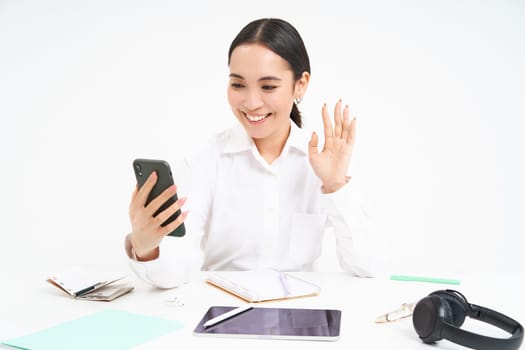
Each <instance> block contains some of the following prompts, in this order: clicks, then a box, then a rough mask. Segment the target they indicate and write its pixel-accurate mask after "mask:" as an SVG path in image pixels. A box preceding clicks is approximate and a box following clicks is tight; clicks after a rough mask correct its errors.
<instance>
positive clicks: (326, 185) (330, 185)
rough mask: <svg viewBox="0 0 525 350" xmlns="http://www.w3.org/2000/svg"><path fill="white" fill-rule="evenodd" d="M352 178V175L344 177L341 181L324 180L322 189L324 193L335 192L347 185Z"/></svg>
mask: <svg viewBox="0 0 525 350" xmlns="http://www.w3.org/2000/svg"><path fill="white" fill-rule="evenodd" d="M350 179H351V177H350V176H345V178H344V179H341V180H339V181H324V182H323V185H322V187H321V190H322V191H323V193H334V192H336V191H338V190H340V189H341V188H342V187H343V186H344V185H346V184H347V183H348V181H350Z"/></svg>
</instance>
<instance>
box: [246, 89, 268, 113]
mask: <svg viewBox="0 0 525 350" xmlns="http://www.w3.org/2000/svg"><path fill="white" fill-rule="evenodd" d="M243 104H244V107H245V108H246V109H247V110H248V111H256V110H257V109H259V108H261V107H262V106H263V104H264V102H263V100H262V98H261V94H260V93H259V92H258V91H254V90H251V91H248V92H247V93H246V95H245V97H244V103H243Z"/></svg>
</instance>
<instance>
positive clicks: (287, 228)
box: [128, 122, 373, 288]
mask: <svg viewBox="0 0 525 350" xmlns="http://www.w3.org/2000/svg"><path fill="white" fill-rule="evenodd" d="M309 136H310V135H309V134H306V133H305V132H304V131H303V130H302V129H299V128H298V127H297V126H296V125H295V124H294V123H293V122H292V123H291V131H290V135H289V137H288V140H287V142H286V144H285V146H284V148H283V150H282V153H281V155H280V156H279V158H277V159H276V160H275V161H274V162H272V164H268V163H267V162H266V161H265V160H264V159H263V158H262V157H261V155H260V154H259V153H258V151H257V148H256V147H255V144H254V143H253V140H252V139H251V138H250V137H249V136H248V135H247V134H246V132H245V131H244V129H243V128H242V126H240V125H238V126H236V127H233V128H231V129H228V130H226V131H224V132H221V133H219V134H218V135H216V136H215V137H214V138H213V139H212V141H211V142H210V143H209V145H208V146H207V147H206V148H205V149H204V150H202V151H201V152H198V153H197V154H195V155H193V156H192V157H189V158H187V159H186V160H185V161H184V166H179V167H175V168H174V171H173V174H174V178H175V181H176V183H177V185H178V188H179V189H180V190H179V197H180V196H187V202H186V205H185V208H183V210H189V215H188V217H187V218H186V222H185V225H186V235H185V236H184V237H182V238H180V237H166V238H164V240H163V242H162V243H161V245H160V256H159V258H158V259H156V260H153V261H148V262H138V261H136V260H133V259H130V264H131V267H132V269H133V270H134V271H135V272H136V273H137V275H138V276H139V277H140V278H141V279H143V280H145V281H147V282H149V283H151V284H153V285H156V286H159V287H163V288H169V287H175V286H178V285H180V284H182V283H184V282H186V281H188V280H189V279H190V278H191V277H192V276H193V273H194V272H196V271H198V270H199V269H200V270H250V269H260V268H272V269H277V270H280V271H311V270H313V269H314V268H315V263H316V260H317V259H318V258H319V257H320V255H321V247H322V242H323V235H324V234H325V232H326V231H327V230H328V229H330V231H332V232H333V234H335V241H336V247H334V248H335V250H336V253H337V258H338V261H339V264H340V265H341V267H342V268H343V269H344V270H346V271H348V272H350V273H352V274H354V275H357V276H371V275H372V272H371V262H372V259H373V256H372V249H371V248H372V247H371V243H370V242H371V239H370V238H371V237H369V235H370V230H369V224H368V222H369V217H368V215H367V212H366V210H364V209H363V207H362V206H361V200H360V198H359V197H360V195H359V191H358V189H357V188H356V186H357V184H356V183H355V179H351V180H350V181H349V182H348V183H347V184H346V185H345V186H344V187H343V188H341V189H340V190H338V191H336V192H334V193H330V194H325V193H323V192H322V190H321V186H322V184H321V181H320V179H319V178H318V177H317V176H316V175H315V174H314V172H313V170H312V167H311V165H310V163H309V161H308V150H307V148H308V141H309ZM128 250H129V249H128ZM128 255H130V254H129V252H128Z"/></svg>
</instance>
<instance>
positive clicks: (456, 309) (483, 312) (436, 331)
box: [412, 289, 523, 350]
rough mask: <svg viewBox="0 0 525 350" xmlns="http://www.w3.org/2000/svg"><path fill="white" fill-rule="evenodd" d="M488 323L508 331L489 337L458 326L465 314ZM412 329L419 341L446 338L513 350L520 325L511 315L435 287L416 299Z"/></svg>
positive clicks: (483, 347)
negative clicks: (509, 335) (472, 302)
mask: <svg viewBox="0 0 525 350" xmlns="http://www.w3.org/2000/svg"><path fill="white" fill-rule="evenodd" d="M467 316H468V317H470V318H472V319H475V320H479V321H482V322H486V323H489V324H491V325H493V326H496V327H498V328H501V329H503V330H504V331H506V332H508V333H510V334H512V336H511V337H510V338H492V337H487V336H484V335H480V334H476V333H472V332H468V331H466V330H463V329H460V328H459V327H461V325H462V324H463V322H465V318H466V317H467ZM412 322H413V324H414V329H415V330H416V332H417V334H418V335H419V337H420V338H421V339H422V340H423V342H425V343H427V344H431V343H434V342H436V341H438V340H441V339H447V340H450V341H451V342H454V343H456V344H460V345H463V346H466V347H469V348H472V349H478V350H491V349H498V350H516V349H518V348H519V347H520V345H521V343H522V341H523V326H522V325H521V324H519V323H518V322H516V321H514V320H513V319H512V318H510V317H508V316H505V315H503V314H501V313H499V312H497V311H494V310H491V309H487V308H485V307H483V306H479V305H475V304H470V303H469V302H468V301H467V298H465V296H463V294H461V293H460V292H458V291H455V290H450V289H447V290H438V291H436V292H433V293H431V294H429V295H428V296H427V297H425V298H423V299H421V300H420V301H418V303H417V304H416V306H415V307H414V312H413V314H412Z"/></svg>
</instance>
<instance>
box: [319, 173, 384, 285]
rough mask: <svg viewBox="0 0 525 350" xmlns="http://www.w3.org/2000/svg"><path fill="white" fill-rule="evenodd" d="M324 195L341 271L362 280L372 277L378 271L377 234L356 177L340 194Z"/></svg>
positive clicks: (328, 221) (339, 191) (337, 192)
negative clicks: (362, 278)
mask: <svg viewBox="0 0 525 350" xmlns="http://www.w3.org/2000/svg"><path fill="white" fill-rule="evenodd" d="M322 196H323V200H324V202H325V208H326V210H327V223H328V225H329V226H330V227H331V228H332V229H333V231H334V234H335V240H336V247H337V248H336V249H337V258H338V261H339V264H340V265H341V267H342V269H343V270H345V271H347V272H349V273H352V274H353V275H356V276H359V277H373V276H374V274H375V272H376V271H377V268H378V267H377V266H376V262H377V261H378V260H377V254H378V251H379V250H378V244H377V235H376V233H377V232H376V228H375V226H374V223H373V220H372V218H371V215H370V212H369V210H367V208H366V207H365V205H364V201H363V198H362V193H361V191H360V188H359V183H358V181H357V179H356V178H355V177H353V178H352V179H351V180H350V181H349V182H348V183H347V184H346V185H344V186H343V187H342V188H341V189H339V190H338V191H336V192H333V193H328V194H322Z"/></svg>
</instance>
